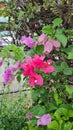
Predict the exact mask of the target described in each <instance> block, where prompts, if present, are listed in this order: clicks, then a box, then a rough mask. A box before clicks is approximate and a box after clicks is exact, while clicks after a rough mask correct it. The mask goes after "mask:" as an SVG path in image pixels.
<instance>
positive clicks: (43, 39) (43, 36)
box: [38, 33, 47, 45]
mask: <svg viewBox="0 0 73 130" xmlns="http://www.w3.org/2000/svg"><path fill="white" fill-rule="evenodd" d="M46 41H47V35H46V34H44V33H43V34H41V35H40V36H39V37H38V44H43V45H44V44H45V42H46Z"/></svg>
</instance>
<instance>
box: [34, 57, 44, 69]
mask: <svg viewBox="0 0 73 130" xmlns="http://www.w3.org/2000/svg"><path fill="white" fill-rule="evenodd" d="M43 60H44V56H38V55H35V56H34V58H33V60H32V64H33V66H34V67H35V68H37V69H40V68H41V67H42V65H43Z"/></svg>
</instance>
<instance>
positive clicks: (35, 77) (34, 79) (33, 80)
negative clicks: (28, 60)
mask: <svg viewBox="0 0 73 130" xmlns="http://www.w3.org/2000/svg"><path fill="white" fill-rule="evenodd" d="M35 85H43V78H42V76H41V75H40V74H36V73H33V74H32V75H31V76H30V77H29V86H31V87H34V86H35Z"/></svg>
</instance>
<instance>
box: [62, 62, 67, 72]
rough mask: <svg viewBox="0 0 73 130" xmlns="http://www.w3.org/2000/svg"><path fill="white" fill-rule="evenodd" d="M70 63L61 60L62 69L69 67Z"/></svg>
mask: <svg viewBox="0 0 73 130" xmlns="http://www.w3.org/2000/svg"><path fill="white" fill-rule="evenodd" d="M67 67H68V65H67V63H66V62H61V70H62V71H63V70H64V69H65V68H67Z"/></svg>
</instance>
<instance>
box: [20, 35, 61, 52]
mask: <svg viewBox="0 0 73 130" xmlns="http://www.w3.org/2000/svg"><path fill="white" fill-rule="evenodd" d="M21 43H24V44H25V45H26V46H28V47H30V48H31V47H33V46H37V45H43V46H44V52H43V53H44V54H49V53H51V52H52V51H53V50H54V49H55V50H57V51H58V50H59V48H60V46H61V45H60V42H59V41H57V40H52V39H48V36H47V35H46V34H44V33H43V34H41V35H40V36H39V37H38V40H37V41H36V42H34V41H33V39H32V38H31V37H30V36H29V37H26V36H22V38H21Z"/></svg>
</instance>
